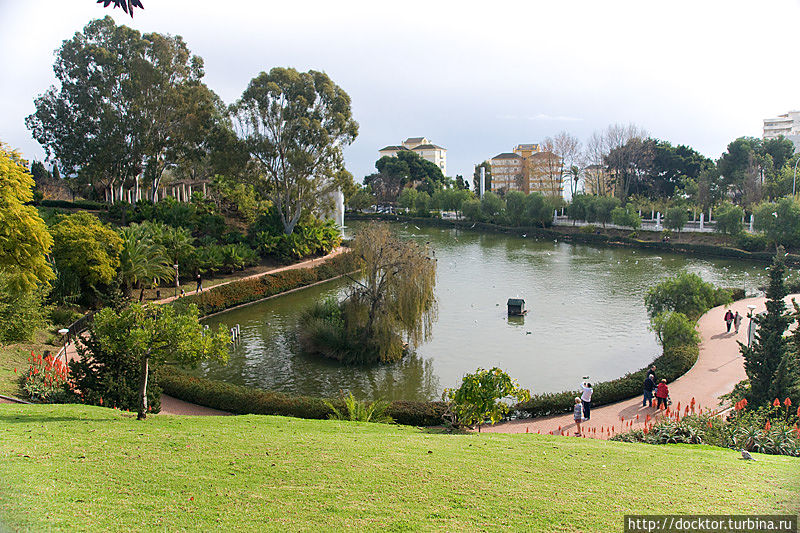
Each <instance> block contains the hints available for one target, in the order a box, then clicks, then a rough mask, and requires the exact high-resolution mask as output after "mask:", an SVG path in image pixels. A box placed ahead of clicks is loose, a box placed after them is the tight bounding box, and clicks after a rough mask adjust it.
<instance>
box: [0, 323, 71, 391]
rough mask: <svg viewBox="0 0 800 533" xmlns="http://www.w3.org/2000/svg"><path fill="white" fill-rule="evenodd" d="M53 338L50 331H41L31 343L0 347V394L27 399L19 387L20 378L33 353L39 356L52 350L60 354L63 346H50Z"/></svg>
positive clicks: (53, 352)
mask: <svg viewBox="0 0 800 533" xmlns="http://www.w3.org/2000/svg"><path fill="white" fill-rule="evenodd" d="M53 338H54V336H53V335H52V334H51V333H50V332H49V331H46V330H39V331H37V332H36V333H35V334H34V338H33V340H32V341H31V342H28V343H20V344H8V345H5V346H3V345H0V394H2V395H4V396H15V397H17V398H22V399H25V397H26V395H25V393H24V392H23V391H22V389H21V388H20V385H19V376H21V375H22V374H23V373H24V372H25V371H26V370H27V369H28V357H30V356H31V351H34V352H36V353H37V354H43V353H44V351H45V350H50V352H51V353H52V354H54V355H55V354H56V353H58V350H59V349H60V348H61V346H55V345H53V344H49V343H50V342H51V341H52V339H53ZM15 368H16V369H17V373H16V374H15V373H14V369H15Z"/></svg>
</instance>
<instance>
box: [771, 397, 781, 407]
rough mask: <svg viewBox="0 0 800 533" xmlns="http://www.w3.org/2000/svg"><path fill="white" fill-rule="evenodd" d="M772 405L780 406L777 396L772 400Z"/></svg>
mask: <svg viewBox="0 0 800 533" xmlns="http://www.w3.org/2000/svg"><path fill="white" fill-rule="evenodd" d="M772 406H773V407H780V406H781V402H780V400H778V399H777V398H775V401H774V402H772Z"/></svg>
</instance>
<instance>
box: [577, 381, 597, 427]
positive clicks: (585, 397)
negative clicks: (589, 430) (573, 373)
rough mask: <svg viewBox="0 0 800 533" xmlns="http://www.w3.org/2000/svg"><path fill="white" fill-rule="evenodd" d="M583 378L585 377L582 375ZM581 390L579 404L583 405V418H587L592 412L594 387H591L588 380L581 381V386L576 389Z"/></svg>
mask: <svg viewBox="0 0 800 533" xmlns="http://www.w3.org/2000/svg"><path fill="white" fill-rule="evenodd" d="M583 379H587V377H586V376H584V378H583ZM578 390H580V391H581V404H582V405H583V418H584V420H589V415H591V412H592V393H593V392H594V389H592V384H591V383H589V382H588V381H583V382H581V386H580V388H579V389H578Z"/></svg>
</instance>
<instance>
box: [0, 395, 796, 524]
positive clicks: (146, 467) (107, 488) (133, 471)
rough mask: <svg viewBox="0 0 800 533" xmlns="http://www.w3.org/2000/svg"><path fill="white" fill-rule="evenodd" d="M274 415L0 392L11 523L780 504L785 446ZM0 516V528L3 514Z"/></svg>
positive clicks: (573, 512) (532, 516) (382, 519)
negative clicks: (27, 401)
mask: <svg viewBox="0 0 800 533" xmlns="http://www.w3.org/2000/svg"><path fill="white" fill-rule="evenodd" d="M758 459H759V460H758V461H757V462H749V461H743V460H740V459H738V453H736V452H735V451H732V450H723V449H717V448H710V447H688V446H647V445H637V444H624V443H614V442H605V441H599V440H582V439H576V438H564V437H550V436H538V435H499V434H491V435H490V434H483V435H478V434H469V435H444V434H436V433H430V432H426V431H423V430H420V429H417V428H413V427H402V426H388V425H378V424H360V423H351V422H338V421H312V420H299V419H292V418H282V417H265V416H239V417H197V418H193V417H171V416H165V415H161V416H152V417H151V418H150V419H148V420H147V421H146V422H137V421H136V420H135V419H134V418H132V416H131V415H130V414H128V413H121V412H118V411H113V410H108V409H103V408H98V407H88V406H55V405H37V406H17V405H0V472H2V483H0V522H2V525H5V526H6V527H8V528H10V529H12V530H26V529H31V530H35V531H42V530H50V529H53V530H59V531H84V530H88V531H97V530H114V531H122V530H124V531H132V530H133V531H138V530H164V531H176V530H183V529H190V530H204V531H205V530H224V529H236V530H276V531H286V530H288V531H295V530H315V531H316V530H320V529H322V530H345V529H352V528H356V529H358V530H364V529H368V530H389V531H406V530H430V529H443V530H450V531H453V530H460V529H468V530H475V529H502V528H511V529H516V530H536V531H619V530H621V529H622V516H623V515H624V514H626V513H650V514H657V513H714V514H718V513H739V514H744V513H776V512H792V513H796V512H797V511H798V509H799V508H800V460H799V459H793V458H786V457H775V456H767V455H759V456H758ZM2 525H0V529H3V527H2Z"/></svg>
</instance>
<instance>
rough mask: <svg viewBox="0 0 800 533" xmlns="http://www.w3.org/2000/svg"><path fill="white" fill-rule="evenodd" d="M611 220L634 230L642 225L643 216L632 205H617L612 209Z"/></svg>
mask: <svg viewBox="0 0 800 533" xmlns="http://www.w3.org/2000/svg"><path fill="white" fill-rule="evenodd" d="M611 221H612V222H614V224H616V225H617V226H623V227H626V228H632V229H633V230H634V231H636V230H637V229H639V228H640V227H641V226H642V218H641V217H640V216H639V215H638V214H637V213H636V212H635V211H634V210H633V209H632V208H630V207H615V208H614V209H613V210H612V211H611Z"/></svg>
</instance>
